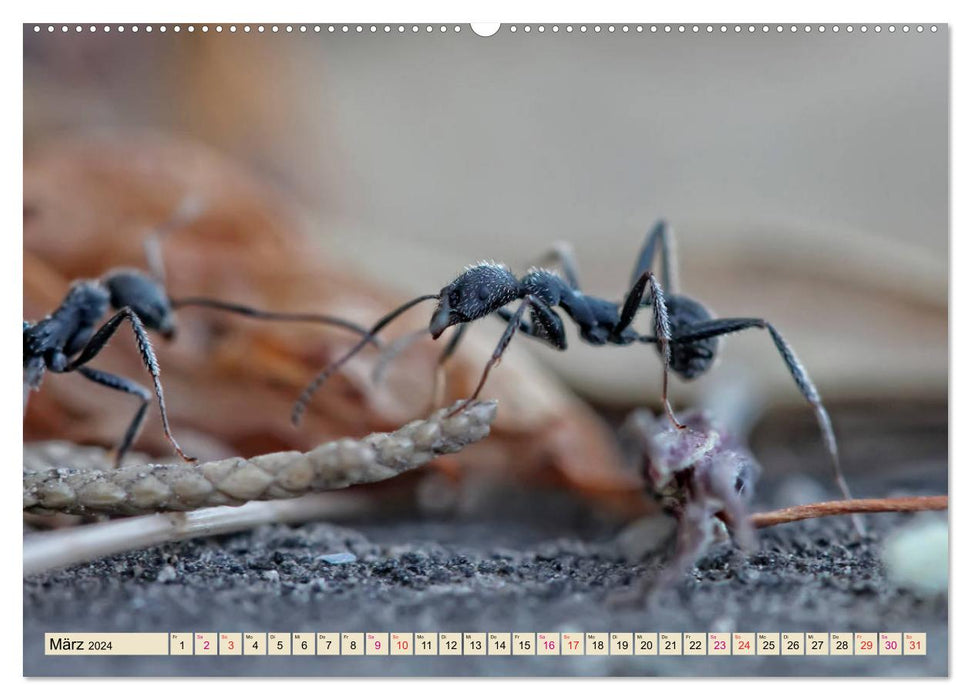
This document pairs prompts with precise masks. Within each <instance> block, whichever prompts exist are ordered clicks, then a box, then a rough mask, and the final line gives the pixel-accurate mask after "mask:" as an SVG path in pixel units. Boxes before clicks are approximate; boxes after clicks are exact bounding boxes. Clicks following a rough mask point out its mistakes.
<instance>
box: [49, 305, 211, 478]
mask: <svg viewBox="0 0 971 700" xmlns="http://www.w3.org/2000/svg"><path fill="white" fill-rule="evenodd" d="M123 321H128V322H129V323H130V324H131V328H132V332H134V334H135V344H136V345H137V346H138V352H139V354H140V355H141V356H142V364H144V365H145V369H147V370H148V372H149V374H151V375H152V383H153V384H154V385H155V397H156V398H157V399H158V408H159V413H160V414H161V416H162V429H163V430H164V431H165V437H166V439H168V441H169V443H170V444H171V445H172V447H173V448H174V449H175V451H176V452H177V453H178V455H179V457H181V458H182V459H184V460H185V461H186V462H194V461H195V458H193V457H189V456H188V455H187V454H186V453H185V452H183V451H182V448H181V447H180V446H179V443H178V442H176V440H175V436H174V435H172V430H171V428H170V427H169V415H168V411H166V409H165V394H164V392H163V391H162V378H161V376H160V372H159V368H158V360H157V359H156V358H155V350H154V349H152V342H151V341H150V340H149V338H148V333H146V332H145V326H143V325H142V321H141V319H140V318H138V314H136V313H135V312H134V311H132V309H131V307H128V306H126V307H125V308H123V309H122V310H121V311H119V312H118V313H116V314H115V315H114V316H112V317H111V318H109V319H108V320H107V321H106V322H105V324H104V325H103V326H101V328H99V329H98V331H97V332H96V333H95V334H94V335H93V336H92V337H91V340H89V341H88V344H87V345H86V346H84V349H83V350H82V351H81V354H80V355H78V356H77V358H75V359H74V360H73V361H72V362H71V363H70V364H69V365H68V366H67V367H66V368H65V369H64V371H65V372H73V371H74V370H80V369H81V368H82V366H83V365H85V364H87V363H88V362H90V361H91V360H92V359H94V357H95V356H96V355H97V354H98V353H99V352H101V350H102V349H103V348H104V346H105V345H107V343H108V341H109V340H110V339H111V336H113V335H114V334H115V332H116V331H117V330H118V328H119V327H121V323H122V322H123Z"/></svg>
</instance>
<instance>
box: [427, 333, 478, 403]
mask: <svg viewBox="0 0 971 700" xmlns="http://www.w3.org/2000/svg"><path fill="white" fill-rule="evenodd" d="M468 327H469V324H467V323H460V324H459V325H458V326H457V327H456V328H455V330H454V331H453V332H452V335H451V337H450V338H449V339H448V345H446V346H445V349H444V350H442V353H441V354H440V355H439V356H438V361H437V362H436V363H435V374H434V375H433V376H432V405H431V408H432V409H434V408H435V407H437V406H439V405H441V403H442V401H443V400H444V399H445V363H446V362H448V359H449V358H450V357H451V356H452V355H453V354H455V350H456V348H458V346H459V343H460V342H461V341H462V336H463V335H465V331H466V330H467V329H468Z"/></svg>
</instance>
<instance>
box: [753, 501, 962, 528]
mask: <svg viewBox="0 0 971 700" xmlns="http://www.w3.org/2000/svg"><path fill="white" fill-rule="evenodd" d="M921 510H947V496H906V497H903V498H856V499H852V500H849V501H824V502H822V503H810V504H808V505H804V506H792V507H791V508H782V509H780V510H771V511H768V512H766V513H755V514H754V515H752V516H751V522H752V527H755V528H763V527H771V526H773V525H782V524H784V523H792V522H795V521H797V520H807V519H809V518H825V517H827V516H830V515H851V514H854V513H896V512H915V511H921Z"/></svg>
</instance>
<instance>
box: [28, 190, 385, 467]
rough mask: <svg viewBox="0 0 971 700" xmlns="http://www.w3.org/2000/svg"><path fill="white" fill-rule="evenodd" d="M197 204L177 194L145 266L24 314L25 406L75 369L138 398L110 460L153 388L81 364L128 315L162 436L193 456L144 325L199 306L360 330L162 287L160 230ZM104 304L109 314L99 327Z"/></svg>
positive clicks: (77, 288)
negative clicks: (174, 293)
mask: <svg viewBox="0 0 971 700" xmlns="http://www.w3.org/2000/svg"><path fill="white" fill-rule="evenodd" d="M198 210H199V204H198V202H196V201H195V200H193V199H186V200H185V201H183V203H182V205H181V206H180V208H179V210H178V212H177V213H176V214H175V216H174V217H173V218H172V220H171V221H169V222H168V223H167V224H165V225H163V226H161V227H158V228H157V229H156V230H154V231H152V232H150V234H149V236H148V237H147V238H146V241H145V253H146V257H147V259H148V265H149V268H150V270H151V272H144V271H142V270H137V269H130V268H119V269H115V270H111V271H109V272H108V273H107V274H105V275H104V276H103V277H101V278H100V279H91V280H78V281H76V282H74V283H73V284H72V285H71V288H70V290H69V291H68V293H67V296H65V298H64V301H62V302H61V304H60V306H58V307H57V309H55V310H54V311H53V312H51V313H50V314H49V315H47V316H46V317H45V318H43V319H41V320H40V321H37V322H35V323H30V322H27V321H24V412H25V413H26V411H27V400H28V397H29V395H30V392H31V391H37V390H39V389H40V386H41V383H42V381H43V378H44V374H45V373H46V372H47V371H51V372H55V373H60V374H63V373H67V372H77V373H79V374H80V375H82V376H83V377H85V378H87V379H90V380H91V381H93V382H95V383H97V384H101V385H102V386H106V387H108V388H109V389H114V390H116V391H122V392H125V393H127V394H132V395H134V396H136V397H138V399H139V401H140V405H139V407H138V409H137V410H136V412H135V416H134V418H133V419H132V421H131V423H130V424H129V426H128V429H127V430H126V431H125V434H124V437H123V438H122V440H121V442H120V443H119V445H118V448H117V452H116V455H115V464H116V465H120V464H121V463H122V460H123V459H124V457H125V454H126V453H127V452H128V450H129V448H130V447H131V445H132V443H133V442H134V440H135V438H136V437H137V436H138V432H139V430H140V429H141V426H142V423H143V422H144V420H145V415H146V412H147V410H148V403H149V401H150V400H151V397H152V393H151V392H149V390H148V389H146V388H145V387H143V386H141V385H140V384H137V383H136V382H133V381H132V380H130V379H126V378H124V377H119V376H117V375H115V374H110V373H108V372H104V371H102V370H99V369H94V368H92V367H89V366H88V363H89V362H91V361H92V360H93V359H94V358H95V357H96V356H97V355H98V353H100V352H101V350H103V349H104V347H105V345H106V344H107V343H108V341H109V340H110V339H111V337H112V336H113V335H114V334H115V332H116V331H117V330H118V329H119V328H120V327H121V326H122V324H124V323H125V322H127V323H128V324H129V325H130V326H131V329H132V332H133V333H134V335H135V344H136V346H137V347H138V352H139V354H140V355H141V359H142V363H143V364H144V365H145V368H146V369H147V370H148V372H149V374H150V375H151V377H152V383H153V385H154V393H155V397H156V399H157V400H158V405H159V412H160V414H161V418H162V428H163V430H164V432H165V437H166V438H167V439H168V441H169V442H170V443H171V444H172V447H173V448H174V449H175V451H176V452H177V453H178V455H179V456H180V457H181V458H182V459H184V460H186V461H194V458H192V457H189V456H188V455H186V454H185V452H183V450H182V448H181V447H180V446H179V444H178V442H176V440H175V437H174V436H173V435H172V431H171V429H170V427H169V419H168V413H167V411H166V408H165V396H164V393H163V390H162V382H161V378H160V373H159V366H158V360H157V358H156V356H155V351H154V349H153V348H152V343H151V341H150V340H149V336H148V331H155V332H157V333H159V334H160V335H161V336H162V337H163V338H165V339H166V340H169V339H171V338H173V337H174V335H175V330H176V324H175V309H177V308H181V307H187V306H198V307H207V308H212V309H217V310H220V311H227V312H230V313H236V314H241V315H245V316H250V317H253V318H259V319H266V320H280V321H309V322H316V323H325V324H330V325H336V326H340V327H342V328H345V329H347V330H350V331H353V332H354V333H357V334H359V335H366V333H367V331H366V329H364V328H362V327H360V326H357V325H356V324H353V323H350V322H348V321H345V320H343V319H339V318H334V317H331V316H325V315H322V314H289V313H276V312H269V311H261V310H258V309H254V308H251V307H248V306H243V305H240V304H232V303H229V302H224V301H219V300H217V299H209V298H206V297H190V298H185V299H181V300H178V299H171V298H169V296H168V293H167V292H166V290H165V268H164V265H163V263H162V256H161V237H162V236H163V235H164V234H165V233H167V232H169V231H171V230H173V229H175V228H177V227H180V226H182V225H184V224H186V223H188V221H189V220H191V219H192V218H194V217H195V216H196V215H197V214H198ZM109 309H114V310H115V312H116V313H115V314H114V315H113V316H112V317H111V318H109V319H108V320H107V321H106V322H105V323H104V324H103V325H101V326H100V327H98V324H99V323H100V322H101V319H102V318H103V317H104V316H105V314H106V313H107V312H108V310H109Z"/></svg>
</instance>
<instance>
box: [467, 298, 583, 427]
mask: <svg viewBox="0 0 971 700" xmlns="http://www.w3.org/2000/svg"><path fill="white" fill-rule="evenodd" d="M528 308H532V309H534V310H535V311H536V312H537V313H536V317H535V318H536V321H537V323H543V324H547V325H548V327H546V328H544V332H546V333H555V332H556V330H555V329H556V328H557V326H556V323H555V322H554V321H552V318H553V317H555V318H556V319H558V320H559V328H560V331H561V332H562V329H563V321H562V319H559V317H558V316H557V315H556V312H554V311H553V310H552V309H551V308H550V307H549V306H547V305H546V304H544V303H543V302H542V301H540V300H539V299H538V298H536V297H534V296H533V295H532V294H529V295H527V296H526V298H525V299H523V302H522V303H521V304H520V305H519V308H518V309H516V313H514V314H513V315H512V317H511V318H510V319H509V323H508V324H506V330H505V331H504V332H503V334H502V337H501V338H500V339H499V344H498V345H496V349H495V350H494V351H493V352H492V357H491V358H489V362H487V363H486V366H485V369H484V370H483V371H482V377H481V378H480V379H479V384H478V386H476V388H475V391H474V392H472V396H470V397H469V398H467V399H466V400H465V401H463V402H462V403H460V404H459V405H458V406H456V407H455V408H454V409H452V411H450V412H449V414H448V415H449V417H451V416H454V415H456V414H458V413H461V412H462V411H463V410H465V408H466V407H468V405H469V404H470V403H472V402H473V401H475V400H476V398H478V396H479V392H481V391H482V387H483V386H485V383H486V379H488V377H489V372H490V371H492V368H493V367H495V366H496V365H497V364H499V360H500V359H502V354H503V353H504V352H505V351H506V348H507V347H509V343H510V342H511V341H512V338H513V336H514V335H515V334H516V331H517V330H519V328H520V326H521V325H522V323H523V322H524V321H523V315H524V314H525V313H526V309H528ZM563 344H564V346H565V344H566V339H565V338H563Z"/></svg>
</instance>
